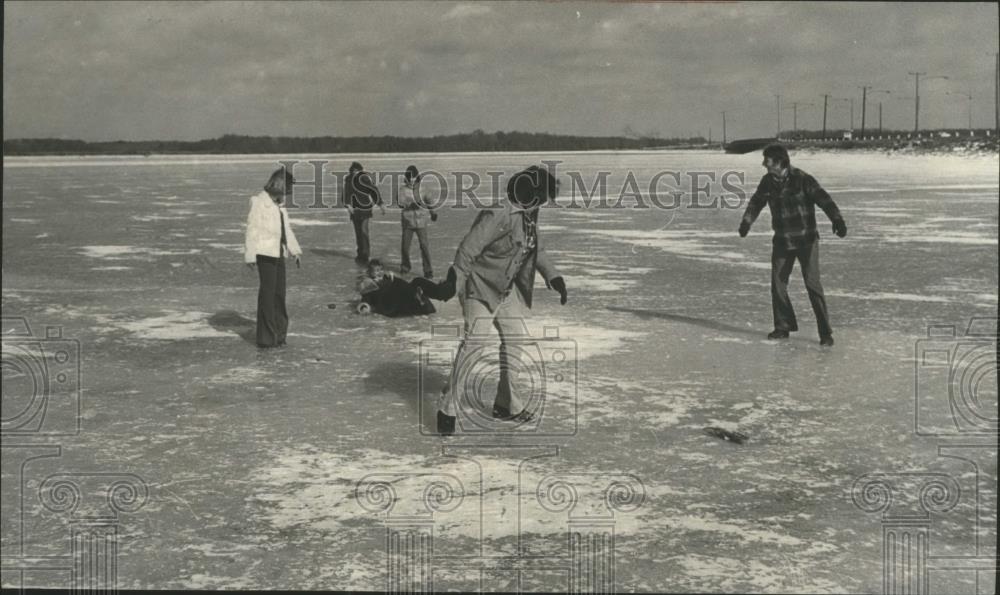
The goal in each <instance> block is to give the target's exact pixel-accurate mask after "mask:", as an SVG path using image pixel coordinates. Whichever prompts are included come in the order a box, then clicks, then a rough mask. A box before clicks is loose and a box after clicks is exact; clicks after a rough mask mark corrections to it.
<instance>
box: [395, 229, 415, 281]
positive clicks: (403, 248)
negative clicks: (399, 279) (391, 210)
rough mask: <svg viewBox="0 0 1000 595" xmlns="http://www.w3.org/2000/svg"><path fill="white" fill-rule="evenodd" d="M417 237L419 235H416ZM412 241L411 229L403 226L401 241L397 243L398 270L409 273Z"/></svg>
mask: <svg viewBox="0 0 1000 595" xmlns="http://www.w3.org/2000/svg"><path fill="white" fill-rule="evenodd" d="M418 237H419V236H418ZM411 243H413V230H412V229H411V228H409V227H406V226H405V225H404V226H403V241H402V242H401V243H400V245H399V271H400V272H401V273H409V272H410V269H411V268H412V267H411V266H410V244H411Z"/></svg>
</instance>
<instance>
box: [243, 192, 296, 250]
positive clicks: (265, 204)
mask: <svg viewBox="0 0 1000 595" xmlns="http://www.w3.org/2000/svg"><path fill="white" fill-rule="evenodd" d="M282 214H283V215H284V217H285V243H286V244H287V248H288V253H289V254H291V255H292V256H298V255H300V254H302V249H301V248H300V247H299V242H298V240H296V239H295V232H293V231H292V223H291V221H289V220H288V211H286V210H285V208H284V207H278V205H276V204H275V203H274V201H273V200H271V196H270V195H269V194H268V193H267V192H261V193H260V194H257V195H255V196H253V197H251V198H250V214H249V215H247V237H246V248H245V250H244V253H243V260H244V261H246V262H248V263H250V262H256V261H257V255H258V254H261V255H263V256H273V257H276V258H277V257H279V256H281V215H282Z"/></svg>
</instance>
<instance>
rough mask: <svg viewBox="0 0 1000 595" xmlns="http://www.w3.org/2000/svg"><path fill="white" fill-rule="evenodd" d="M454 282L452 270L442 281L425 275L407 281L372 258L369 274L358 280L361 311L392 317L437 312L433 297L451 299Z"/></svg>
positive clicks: (362, 312)
mask: <svg viewBox="0 0 1000 595" xmlns="http://www.w3.org/2000/svg"><path fill="white" fill-rule="evenodd" d="M454 284H455V272H454V271H453V270H452V271H449V275H448V278H447V279H446V280H445V281H444V282H442V283H435V282H433V281H431V280H429V279H424V278H423V277H417V278H415V279H413V280H412V281H409V282H407V281H405V280H403V279H400V278H399V277H397V276H395V275H393V274H392V273H391V272H388V271H386V270H385V269H384V268H383V266H382V262H381V261H379V260H378V259H377V258H373V259H372V260H371V261H370V262H369V263H368V270H367V272H366V274H365V275H362V276H361V278H360V279H359V280H358V293H360V294H361V302H360V304H359V305H358V306H359V308H358V312H359V313H361V314H368V313H372V312H374V313H375V314H381V315H383V316H388V317H389V318H397V317H401V316H420V315H426V314H434V313H435V312H437V310H436V309H435V308H434V304H432V303H431V301H430V300H432V299H434V300H442V301H447V300H448V299H451V297H452V296H453V295H454V293H455V290H454ZM446 288H450V289H446Z"/></svg>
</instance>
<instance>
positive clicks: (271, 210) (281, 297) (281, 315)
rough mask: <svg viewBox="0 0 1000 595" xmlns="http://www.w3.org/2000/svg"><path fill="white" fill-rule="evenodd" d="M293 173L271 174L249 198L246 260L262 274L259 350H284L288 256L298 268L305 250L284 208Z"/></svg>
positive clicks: (258, 331) (286, 171) (258, 318)
mask: <svg viewBox="0 0 1000 595" xmlns="http://www.w3.org/2000/svg"><path fill="white" fill-rule="evenodd" d="M294 182H295V180H294V179H293V178H292V172H290V171H288V170H286V169H285V168H281V169H279V170H277V171H275V172H274V173H273V174H271V179H269V180H268V181H267V185H266V186H264V191H263V192H261V193H259V194H257V195H255V196H253V197H251V198H250V214H249V215H248V216H247V235H246V249H245V250H244V255H243V259H244V261H245V262H246V264H247V266H249V267H250V269H251V270H252V269H253V268H254V267H255V266H256V268H257V272H258V273H259V274H260V291H259V292H258V294H257V347H261V348H269V347H281V346H282V345H284V344H285V336H286V335H287V334H288V311H287V310H286V309H285V258H284V257H285V255H286V254H287V255H289V256H292V257H293V258H295V265H296V266H299V264H300V262H301V260H300V258H301V256H302V249H301V248H299V242H298V240H296V239H295V232H293V231H292V225H291V223H290V222H289V221H288V213H287V212H286V211H285V208H284V207H282V206H281V205H282V203H283V202H284V200H285V195H286V193H291V191H292V184H293V183H294Z"/></svg>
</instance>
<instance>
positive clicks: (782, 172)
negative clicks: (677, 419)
mask: <svg viewBox="0 0 1000 595" xmlns="http://www.w3.org/2000/svg"><path fill="white" fill-rule="evenodd" d="M762 165H763V166H764V168H765V169H766V170H767V174H766V175H765V176H764V177H763V178H761V180H760V184H758V186H757V191H756V192H754V194H753V196H752V197H751V198H750V204H749V205H747V208H746V211H745V212H744V213H743V219H742V221H741V222H740V228H739V234H740V237H746V235H747V233H749V231H750V226H751V225H753V222H754V221H755V220H756V219H757V216H758V215H759V214H760V212H761V210H762V209H763V208H764V205H765V204H766V205H767V206H768V207H769V208H770V210H771V227H772V229H774V238H773V240H772V243H773V247H772V250H771V306H772V310H773V314H774V330H773V331H771V333H769V334H768V335H767V338H768V339H787V338H788V333H789V332H794V331H797V330H799V326H798V322H797V321H796V319H795V310H794V309H793V308H792V303H791V301H789V299H788V277H789V276H790V275H791V273H792V267H794V266H795V261H796V260H798V261H799V266H800V267H802V279H803V280H804V281H805V285H806V291H808V292H809V302H810V303H811V304H812V308H813V312H814V313H815V314H816V325H817V326H818V327H819V339H820V341H819V342H820V345H823V346H826V347H829V346H831V345H833V329H832V328H831V327H830V317H829V314H828V313H827V309H826V299H825V297H824V296H823V285H822V284H821V283H820V280H819V232H818V231H817V230H816V209H815V207H817V206H818V207H819V208H820V209H822V210H823V212H824V213H826V216H827V217H828V218H829V219H830V221H832V222H833V231H834V233H836V234H837V235H838V236H839V237H844V236H846V235H847V224H846V223H844V218H843V217H842V216H841V214H840V209H838V208H837V205H836V204H835V203H834V202H833V199H832V198H830V195H829V194H827V192H826V190H823V187H822V186H820V185H819V183H818V182H817V181H816V178H814V177H812V176H811V175H809V174H807V173H806V172H804V171H802V170H801V169H798V168H795V167H792V166H791V163H790V160H789V157H788V151H787V150H786V149H785V148H784V147H783V146H781V145H770V146H768V147H766V148H765V149H764V162H763V164H762Z"/></svg>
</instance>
